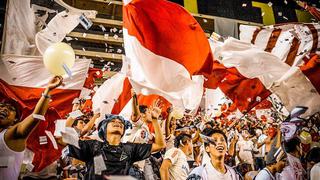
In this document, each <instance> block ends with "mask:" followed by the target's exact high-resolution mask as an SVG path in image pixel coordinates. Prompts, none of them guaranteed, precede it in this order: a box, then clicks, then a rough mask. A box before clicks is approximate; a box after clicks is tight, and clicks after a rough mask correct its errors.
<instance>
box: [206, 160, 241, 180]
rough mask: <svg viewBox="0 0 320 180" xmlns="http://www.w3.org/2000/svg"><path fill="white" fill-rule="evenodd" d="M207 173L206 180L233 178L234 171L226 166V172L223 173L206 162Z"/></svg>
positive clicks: (231, 179) (232, 179)
mask: <svg viewBox="0 0 320 180" xmlns="http://www.w3.org/2000/svg"><path fill="white" fill-rule="evenodd" d="M205 169H206V171H207V174H208V180H211V179H212V180H220V179H221V180H234V178H235V177H233V176H235V172H234V170H233V169H231V168H226V169H227V172H226V173H225V174H223V173H221V172H219V171H217V170H216V169H215V168H214V167H213V166H212V164H211V163H210V164H207V165H206V167H205Z"/></svg>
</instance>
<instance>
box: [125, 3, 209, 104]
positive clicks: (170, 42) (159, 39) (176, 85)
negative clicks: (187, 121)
mask: <svg viewBox="0 0 320 180" xmlns="http://www.w3.org/2000/svg"><path fill="white" fill-rule="evenodd" d="M150 7H152V8H150ZM155 9H156V11H155ZM123 26H124V27H123V29H124V30H123V33H124V44H125V50H126V56H127V58H128V59H129V61H128V63H129V64H130V67H131V72H130V74H129V80H130V82H131V85H132V86H133V88H134V89H135V90H136V91H137V93H142V94H145V95H149V94H157V95H160V96H162V97H164V98H166V99H167V100H168V101H169V102H170V103H172V104H173V105H174V106H177V107H181V108H184V109H190V110H195V109H197V107H198V106H199V104H200V101H201V98H202V95H203V79H202V77H200V76H196V75H202V74H205V73H208V74H209V73H211V70H212V60H213V58H212V54H211V50H210V46H209V43H208V40H207V38H206V36H205V34H204V32H203V30H202V28H201V26H200V25H199V23H198V22H197V21H196V20H195V19H194V18H193V17H192V15H191V14H190V13H189V12H187V11H186V10H185V9H184V8H183V7H181V6H180V5H178V4H176V3H172V2H169V1H165V0H132V1H125V2H124V6H123Z"/></svg>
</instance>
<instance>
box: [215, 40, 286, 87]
mask: <svg viewBox="0 0 320 180" xmlns="http://www.w3.org/2000/svg"><path fill="white" fill-rule="evenodd" d="M214 57H216V58H217V59H218V61H220V63H222V64H223V65H224V66H226V67H227V68H230V67H235V68H237V70H238V71H239V72H240V73H241V74H242V75H243V76H245V77H247V78H259V80H260V81H261V82H262V83H263V85H264V86H265V87H266V88H269V87H271V85H272V83H273V82H275V81H276V80H278V79H280V78H281V77H282V76H283V75H284V73H285V72H286V71H288V70H289V69H290V66H288V65H287V64H285V63H283V62H281V61H280V59H279V58H278V57H277V56H275V55H272V54H271V53H268V52H265V51H262V50H259V49H257V48H256V47H255V46H253V45H251V44H250V43H246V42H243V41H240V40H237V39H234V38H229V39H227V40H226V41H225V42H224V44H223V45H222V46H220V47H217V48H216V49H215V51H214Z"/></svg>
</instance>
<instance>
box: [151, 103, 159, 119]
mask: <svg viewBox="0 0 320 180" xmlns="http://www.w3.org/2000/svg"><path fill="white" fill-rule="evenodd" d="M160 114H161V101H160V99H157V100H155V101H154V102H153V105H152V106H151V117H152V119H158V118H159V116H160Z"/></svg>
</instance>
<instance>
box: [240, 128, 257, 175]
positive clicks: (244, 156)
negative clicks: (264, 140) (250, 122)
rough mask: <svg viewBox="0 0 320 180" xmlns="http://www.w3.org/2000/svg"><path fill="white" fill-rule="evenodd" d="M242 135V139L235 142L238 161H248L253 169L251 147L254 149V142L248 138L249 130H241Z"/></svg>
mask: <svg viewBox="0 0 320 180" xmlns="http://www.w3.org/2000/svg"><path fill="white" fill-rule="evenodd" d="M242 137H243V140H240V141H238V143H237V145H236V146H237V148H236V149H237V157H238V159H239V161H240V163H248V164H250V165H251V168H252V169H254V166H253V164H254V163H253V154H252V152H253V149H254V144H253V142H252V141H251V140H250V139H249V132H248V130H246V129H245V130H243V131H242Z"/></svg>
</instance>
